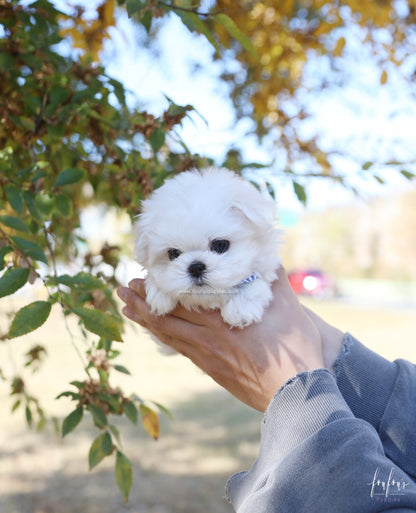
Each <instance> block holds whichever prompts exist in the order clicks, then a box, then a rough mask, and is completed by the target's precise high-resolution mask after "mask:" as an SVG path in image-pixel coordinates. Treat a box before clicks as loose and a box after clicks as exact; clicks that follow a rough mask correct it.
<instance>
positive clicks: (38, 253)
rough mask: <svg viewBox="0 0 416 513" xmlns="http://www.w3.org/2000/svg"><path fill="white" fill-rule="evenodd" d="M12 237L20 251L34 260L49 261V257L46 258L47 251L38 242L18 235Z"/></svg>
mask: <svg viewBox="0 0 416 513" xmlns="http://www.w3.org/2000/svg"><path fill="white" fill-rule="evenodd" d="M11 239H12V241H13V242H14V243H15V244H16V246H17V247H18V248H19V249H20V251H21V252H22V253H24V254H25V255H26V256H27V257H30V258H32V259H33V260H37V261H39V262H43V263H44V264H47V263H48V259H47V258H46V255H45V252H44V251H43V249H42V248H41V247H40V246H39V245H38V244H36V242H32V241H30V240H27V239H22V238H21V237H17V236H16V237H11Z"/></svg>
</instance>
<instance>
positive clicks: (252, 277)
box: [239, 273, 258, 286]
mask: <svg viewBox="0 0 416 513" xmlns="http://www.w3.org/2000/svg"><path fill="white" fill-rule="evenodd" d="M257 278H258V276H257V274H256V273H253V274H250V276H247V278H244V280H242V281H240V283H239V286H241V285H245V284H246V283H251V282H252V281H254V280H257Z"/></svg>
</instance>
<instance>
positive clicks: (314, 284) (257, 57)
mask: <svg viewBox="0 0 416 513" xmlns="http://www.w3.org/2000/svg"><path fill="white" fill-rule="evenodd" d="M7 4H9V5H12V4H13V5H20V6H29V5H31V2H29V1H13V2H6V3H5V5H6V6H7ZM38 4H43V6H46V4H47V2H35V3H34V4H33V5H34V6H36V5H38ZM5 5H3V4H2V3H1V2H0V18H1V16H3V18H1V19H2V20H3V22H4V23H3V25H0V38H1V41H2V43H4V44H3V46H2V48H3V50H4V48H5V44H6V43H5V42H6V41H7V39H8V37H9V31H10V30H11V29H10V26H9V25H8V23H7V16H6V14H7V13H6V14H4V12H6V11H5V9H6V7H5ZM53 5H55V6H56V7H57V8H58V9H60V10H61V11H62V12H63V13H65V14H66V16H65V17H63V18H62V20H61V21H60V23H61V31H62V34H61V35H62V36H63V40H62V41H61V42H59V45H58V46H57V47H56V51H57V52H58V53H59V54H60V55H62V56H64V57H65V58H67V59H70V58H71V59H77V58H80V59H81V58H84V57H85V55H89V58H90V59H91V62H92V63H93V64H92V66H95V65H98V64H99V65H101V66H103V68H104V69H105V73H106V74H108V76H110V77H113V78H114V79H116V80H118V81H120V83H121V84H122V85H123V87H125V90H126V91H125V95H126V104H127V106H128V107H129V108H130V109H133V108H134V109H138V110H139V111H140V112H141V115H142V117H143V116H144V113H146V115H147V116H150V118H149V117H148V118H146V119H147V120H149V119H150V120H151V121H152V122H153V120H154V119H159V118H158V117H162V116H163V114H164V112H167V108H168V107H169V106H170V107H171V106H172V105H174V106H175V107H177V106H179V105H191V106H192V109H189V112H187V115H186V117H184V118H183V119H182V118H181V120H180V121H181V122H180V123H179V124H176V125H175V127H174V130H172V131H169V133H168V132H166V134H165V135H166V140H165V135H163V141H161V144H159V143H158V141H156V140H155V138H153V139H152V134H154V133H158V132H157V131H154V132H151V134H150V135H149V137H148V136H147V134H146V133H145V129H144V128H143V126H144V125H143V121H140V123H142V124H141V125H140V127H141V128H140V130H141V132H140V133H138V134H136V135H135V136H134V138H132V139H131V141H130V142H129V143H125V148H127V149H126V152H128V151H129V150H128V144H131V145H132V148H135V149H137V148H140V151H141V152H142V156H143V158H144V159H147V161H148V162H155V161H157V166H159V167H157V166H155V169H156V171H155V172H154V174H152V173H153V171H152V169H153V168H152V167H151V166H153V164H151V165H150V164H143V162H141V163H140V165H143V166H144V169H145V170H146V173H148V175H147V174H145V180H144V182H143V180H142V182H141V185H142V186H143V183H144V185H146V184H147V183H148V182H147V180H149V181H151V183H152V184H153V185H157V183H159V182H160V181H161V180H162V179H163V178H164V177H165V176H166V174H169V172H178V171H180V170H181V169H186V168H187V167H188V166H189V165H192V164H198V163H201V162H205V163H214V164H216V165H226V166H228V167H231V168H233V169H235V170H236V171H238V172H241V173H242V174H243V175H244V176H245V177H246V178H247V179H249V180H251V181H252V182H253V183H255V184H256V185H257V186H258V187H259V188H260V189H262V190H264V191H265V192H267V193H271V194H272V195H273V197H274V198H275V200H276V209H277V211H278V214H279V218H280V222H281V225H282V228H283V229H284V239H285V243H284V245H283V247H282V253H283V261H284V265H285V267H286V269H287V270H288V272H289V273H290V280H291V284H292V287H293V288H294V290H295V292H296V293H297V294H299V297H300V300H301V301H302V302H303V303H304V304H306V305H307V306H308V307H309V308H311V309H312V310H314V311H315V312H316V313H318V314H319V315H321V316H322V317H323V318H324V319H326V320H327V321H328V322H330V323H331V324H333V325H335V326H337V327H338V328H340V329H342V330H345V331H349V332H351V333H352V334H353V335H355V336H356V337H357V338H358V339H359V340H361V341H362V342H363V343H364V344H366V345H367V346H369V347H370V348H372V349H373V350H375V351H377V352H378V353H380V354H382V355H383V356H385V357H386V358H388V359H391V360H394V359H396V358H406V359H409V360H412V361H416V344H415V342H416V180H415V179H414V175H415V173H416V165H415V162H416V135H415V130H414V123H415V119H416V101H415V74H416V57H415V55H416V52H415V45H416V37H415V30H414V29H415V23H416V6H415V5H414V2H413V1H411V0H408V1H406V0H396V1H391V2H390V1H385V2H382V3H380V2H377V3H376V2H374V3H373V2H355V1H352V0H350V1H345V2H325V1H321V0H305V1H300V2H293V1H290V0H288V1H285V2H279V3H276V2H272V1H256V2H232V1H231V0H229V1H227V0H221V1H220V0H218V1H216V2H214V1H211V2H192V1H191V0H189V1H188V0H183V1H177V2H172V3H170V2H167V3H164V2H157V1H143V0H137V1H136V0H128V1H127V2H123V1H120V2H118V4H116V2H115V1H111V0H107V1H104V2H100V1H96V2H89V3H88V5H82V6H78V7H76V6H75V3H74V2H66V1H65V0H56V1H55V2H53ZM117 5H118V7H117ZM33 8H35V7H33ZM36 8H37V7H36ZM218 13H225V14H226V15H227V16H229V18H230V19H232V20H234V22H235V24H236V27H238V29H237V30H236V29H235V28H234V27H233V26H232V27H231V28H230V25H229V23H228V25H227V23H226V22H224V20H222V23H220V21H221V18H216V16H217V15H218ZM40 17H42V15H41V16H40ZM4 20H6V21H4ZM197 20H200V22H198V21H197ZM33 23H34V22H33ZM37 23H40V22H39V21H37ZM2 27H3V28H2ZM0 64H1V66H2V70H3V71H2V72H7V67H8V66H9V67H10V66H11V64H10V63H9V62H8V61H7V59H4V58H3V59H2V60H1V61H0ZM4 94H7V95H9V96H8V98H11V97H12V95H11V93H10V91H8V92H7V93H4ZM113 96H114V95H113ZM112 101H113V103H114V104H116V101H115V99H114V98H113V100H112ZM176 112H179V111H176ZM180 113H181V114H182V111H180ZM170 115H172V110H171V111H170ZM152 116H153V120H152V118H151V117H152ZM140 119H142V118H140ZM165 121H166V118H165ZM3 122H5V121H4V119H3V120H2V123H3ZM149 126H150V125H149ZM159 135H160V132H159ZM2 140H3V139H2ZM149 141H150V142H149ZM0 150H2V148H0ZM172 155H173V156H174V158H173V157H172ZM178 155H179V157H178ZM175 159H176V160H175ZM147 161H146V162H147ZM178 162H179V163H178ZM94 165H96V166H99V160H98V159H96V162H95V163H94ZM146 166H147V167H146ZM175 166H176V167H175ZM162 168H163V169H164V171H163V172H164V173H165V175H163V176H162V174H161V173H162V171H160V169H162ZM1 169H3V168H1ZM4 169H5V168H4ZM86 169H87V175H86V176H87V178H88V177H89V173H90V168H88V167H86ZM91 169H92V168H91ZM94 172H95V171H94ZM0 173H5V171H2V170H0ZM158 173H159V174H158ZM125 180H127V179H125ZM91 182H92V180H91ZM120 183H121V182H120ZM120 183H119V184H118V185H115V183H113V185H112V187H113V188H118V187H120V190H121V191H122V189H123V187H125V188H126V189H128V188H129V187H130V186H131V183H132V182H129V181H128V180H127V181H124V182H123V183H122V185H120ZM149 183H150V182H149ZM94 187H95V185H94ZM142 189H143V187H142ZM94 192H95V193H96V190H95V189H94ZM94 192H92V186H91V184H90V183H89V186H88V187H86V186H85V184H84V185H83V189H82V193H81V192H80V193H79V194H80V196H81V195H82V196H83V201H81V202H80V205H81V206H80V211H79V226H77V228H76V229H77V230H78V231H77V234H78V236H79V240H78V242H77V244H78V250H79V254H82V252H84V254H85V253H87V252H89V253H88V254H98V253H100V251H101V252H102V248H104V247H105V245H107V247H113V246H114V247H116V246H117V247H119V248H121V253H120V255H121V256H120V258H119V260H118V261H117V265H116V266H115V276H116V280H117V283H121V284H123V285H125V284H127V283H128V281H129V280H130V279H132V278H134V277H136V276H138V275H140V273H141V269H140V268H139V266H138V265H137V264H136V263H135V262H134V261H133V259H132V258H131V255H132V253H133V246H132V238H131V217H132V214H135V213H137V208H138V205H137V204H136V205H134V208H132V205H131V204H128V208H127V207H126V208H123V207H124V206H125V205H123V202H122V201H118V202H114V204H111V202H109V201H103V200H102V198H98V200H97V201H95V198H94ZM142 192H143V191H141V193H140V194H141V196H140V195H136V196H133V199H134V200H137V201H138V200H139V199H141V198H142V197H143V196H144V195H145V194H144V193H143V194H142ZM120 197H121V193H120ZM118 199H119V198H118ZM127 210H128V213H127ZM105 265H106V263H105V262H104V263H103V266H104V267H105ZM58 267H59V268H60V269H61V270H62V272H65V273H69V274H71V275H72V274H74V273H76V272H78V271H79V270H82V269H83V264H82V263H80V260H79V258H78V259H76V260H73V261H65V260H64V259H60V260H59V261H58ZM41 271H42V269H41ZM43 272H44V275H45V276H46V275H47V274H48V272H49V270H48V269H44V270H43ZM46 297H47V296H46V293H45V290H44V286H43V285H42V283H41V282H40V280H37V281H36V282H35V283H34V284H32V285H29V284H27V285H25V286H24V287H23V288H21V289H20V290H19V291H18V292H16V293H15V294H14V295H12V296H8V297H4V298H1V299H0V327H1V333H7V329H8V326H9V324H10V320H11V317H12V312H14V311H16V310H17V309H18V308H20V307H21V306H23V305H24V304H26V303H27V302H28V301H35V300H39V299H40V300H44V299H45V298H46ZM77 330H78V324H77V322H76V320H75V319H72V318H71V317H68V318H67V319H64V317H63V315H62V312H61V311H60V309H59V305H54V306H53V308H52V313H51V315H50V318H49V319H48V322H47V323H45V324H44V325H43V326H42V327H41V328H39V329H38V330H36V331H34V332H33V333H30V334H29V335H26V336H25V337H21V338H18V339H16V340H11V341H7V336H5V337H3V339H2V342H1V344H0V362H1V363H0V368H1V377H2V378H4V379H3V380H0V401H1V405H2V409H3V412H4V415H3V419H2V421H1V426H0V447H1V449H0V451H1V458H0V477H1V478H0V511H1V512H4V513H96V512H97V513H98V512H100V513H122V512H124V511H126V512H127V511H128V512H132V513H196V512H200V511H215V512H216V513H222V512H224V513H225V512H231V511H232V508H231V507H230V506H229V505H228V504H227V503H226V502H225V500H224V499H223V496H224V484H225V481H226V479H227V478H228V477H229V476H230V475H231V474H233V473H234V472H238V471H240V470H243V469H247V468H249V467H250V465H251V464H252V463H253V462H254V460H255V458H256V454H257V449H258V444H259V436H260V424H261V415H260V414H259V413H258V412H254V411H252V410H250V409H249V408H247V407H246V406H244V405H242V404H240V403H239V402H238V401H236V400H235V399H234V398H232V397H231V396H230V395H229V394H228V393H227V392H225V391H223V390H222V389H220V388H219V387H218V386H217V385H216V384H215V383H213V382H212V381H211V380H210V379H209V378H207V377H206V376H204V375H203V374H202V373H201V372H200V371H199V370H197V369H195V368H194V367H193V366H192V365H191V364H190V363H189V362H188V361H186V360H185V359H184V358H181V357H179V356H176V357H166V356H164V355H162V354H161V353H160V352H159V351H158V349H157V347H156V346H155V344H154V343H153V342H152V341H151V339H150V338H149V336H148V335H147V334H146V333H145V332H144V331H143V330H142V329H141V328H139V327H138V326H133V325H132V323H128V324H127V326H126V332H125V334H124V335H123V339H124V345H123V347H122V349H120V351H121V355H120V357H119V360H118V362H119V363H120V364H121V365H125V366H127V367H128V368H129V370H130V372H131V375H126V374H124V373H119V374H117V375H116V376H114V378H113V381H112V385H113V386H114V387H115V386H119V387H121V388H122V389H123V390H126V393H134V392H136V391H137V392H138V393H139V395H140V396H141V397H143V398H145V399H149V400H152V401H156V402H159V403H161V404H163V405H164V406H165V407H166V408H168V409H169V410H170V412H171V413H172V416H173V419H171V418H169V416H168V415H165V414H161V432H160V437H159V440H157V441H154V440H152V439H150V438H149V437H148V436H147V435H146V433H145V432H144V431H143V429H141V427H138V426H135V425H133V424H128V421H127V424H126V421H124V420H121V419H116V420H115V421H114V423H115V425H117V427H119V428H120V431H122V440H123V442H122V443H123V450H124V451H125V453H126V454H128V456H129V458H130V460H131V462H132V465H133V474H134V481H133V487H132V490H131V493H130V498H129V500H128V502H124V501H123V498H122V497H121V495H120V492H119V490H118V489H117V486H116V485H115V483H114V468H113V466H114V463H113V462H112V461H110V460H109V461H107V460H104V461H103V462H102V463H100V465H99V466H98V467H97V468H95V469H93V470H92V471H91V472H89V470H88V457H87V456H88V451H89V447H90V445H91V440H92V438H93V437H94V436H96V430H95V429H94V426H93V423H92V421H91V419H84V421H83V422H82V423H81V424H80V426H79V427H78V428H77V430H76V431H75V432H74V433H71V434H70V435H69V436H67V437H65V438H64V439H62V438H61V437H60V436H59V435H58V434H57V433H55V431H54V422H48V423H47V424H46V426H45V427H44V429H43V430H42V431H40V432H38V431H37V430H36V429H32V430H30V429H28V427H27V425H26V421H27V417H25V411H24V410H23V409H17V410H16V411H15V412H14V413H11V408H12V405H13V403H14V398H13V397H11V396H10V383H9V381H10V377H13V376H17V375H19V376H22V377H24V379H25V380H27V381H28V382H30V393H31V394H33V397H39V398H40V401H41V403H42V408H43V409H44V410H45V411H46V412H47V414H48V418H56V419H57V421H58V420H59V421H61V420H62V419H63V418H64V417H65V416H66V415H67V414H68V413H69V412H70V411H71V408H72V407H71V404H70V402H69V399H68V398H61V399H59V400H56V399H55V398H56V396H57V395H58V394H60V393H61V392H62V391H63V390H66V389H67V388H68V383H69V382H70V381H72V380H74V379H79V376H82V373H83V365H82V360H81V359H80V358H79V352H83V351H86V350H88V349H89V348H90V344H91V341H88V339H85V338H83V337H81V336H78V335H77ZM37 344H42V346H43V347H44V348H45V350H46V353H47V358H45V359H44V361H43V362H39V364H40V363H42V365H40V369H39V371H38V372H34V367H33V365H30V366H29V365H27V366H25V363H27V361H28V359H30V351H31V348H33V347H36V345H37ZM26 415H27V414H26Z"/></svg>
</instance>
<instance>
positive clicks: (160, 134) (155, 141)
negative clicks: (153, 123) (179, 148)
mask: <svg viewBox="0 0 416 513" xmlns="http://www.w3.org/2000/svg"><path fill="white" fill-rule="evenodd" d="M164 142H165V132H164V131H163V128H161V127H159V128H156V130H154V132H153V133H152V135H151V136H150V146H151V147H152V149H153V151H154V152H157V151H159V150H160V148H161V147H162V146H163V144H164Z"/></svg>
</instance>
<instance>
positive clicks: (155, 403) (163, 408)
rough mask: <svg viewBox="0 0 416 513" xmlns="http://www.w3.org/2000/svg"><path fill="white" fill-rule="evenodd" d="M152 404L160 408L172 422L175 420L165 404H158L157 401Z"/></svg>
mask: <svg viewBox="0 0 416 513" xmlns="http://www.w3.org/2000/svg"><path fill="white" fill-rule="evenodd" d="M152 403H153V404H154V405H155V406H157V408H159V410H160V411H161V412H162V413H164V414H165V415H166V416H167V417H168V418H169V419H170V420H173V415H172V412H171V411H170V410H168V409H167V408H166V407H165V406H163V404H160V403H157V402H155V401H152Z"/></svg>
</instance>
